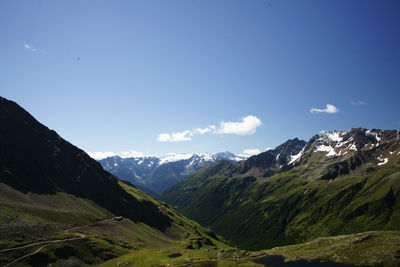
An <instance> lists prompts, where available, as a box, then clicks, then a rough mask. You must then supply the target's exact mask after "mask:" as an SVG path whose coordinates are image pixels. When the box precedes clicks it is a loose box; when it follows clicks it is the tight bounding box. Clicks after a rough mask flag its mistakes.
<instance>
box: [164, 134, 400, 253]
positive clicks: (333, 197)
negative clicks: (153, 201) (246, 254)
mask: <svg viewBox="0 0 400 267" xmlns="http://www.w3.org/2000/svg"><path fill="white" fill-rule="evenodd" d="M399 195H400V140H399V131H397V130H377V129H370V130H368V129H364V128H355V129H350V130H348V131H328V132H323V133H322V134H321V135H315V136H313V137H312V138H311V139H310V140H309V141H308V142H305V141H301V140H298V139H293V140H288V141H287V142H285V143H283V144H282V145H280V146H278V147H277V148H275V149H273V150H269V151H266V152H264V153H261V154H259V155H256V156H252V157H250V158H249V159H247V160H245V161H241V162H230V161H219V162H217V163H215V164H213V165H211V166H209V167H206V168H203V169H201V170H200V171H198V172H196V173H195V174H193V175H192V176H190V177H188V178H187V179H185V180H183V181H182V182H180V183H178V184H176V185H174V186H172V187H171V188H169V189H167V190H165V191H164V192H163V194H161V196H160V199H161V200H163V201H165V202H167V203H169V204H171V205H173V206H174V207H176V208H177V209H178V211H180V212H182V213H183V214H184V215H186V216H188V217H189V218H191V219H194V220H196V221H198V222H199V223H201V224H202V225H204V226H209V227H211V228H212V229H213V230H214V231H216V232H217V233H219V234H221V235H222V236H223V237H224V238H226V239H227V240H230V244H231V245H235V246H238V247H241V248H246V249H265V248H271V247H274V246H282V245H288V244H296V243H301V242H307V241H310V240H312V239H314V238H317V237H323V236H334V235H341V234H351V233H357V232H362V231H370V230H400V201H399V199H400V198H399Z"/></svg>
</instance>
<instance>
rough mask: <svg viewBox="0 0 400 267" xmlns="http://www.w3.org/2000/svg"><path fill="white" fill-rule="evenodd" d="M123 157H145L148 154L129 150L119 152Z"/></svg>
mask: <svg viewBox="0 0 400 267" xmlns="http://www.w3.org/2000/svg"><path fill="white" fill-rule="evenodd" d="M118 156H120V157H121V158H143V157H145V156H146V154H144V153H143V152H139V151H135V150H129V151H125V152H121V153H119V154H118Z"/></svg>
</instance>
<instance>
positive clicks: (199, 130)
mask: <svg viewBox="0 0 400 267" xmlns="http://www.w3.org/2000/svg"><path fill="white" fill-rule="evenodd" d="M215 128H216V127H215V125H210V126H208V127H206V128H196V129H194V130H193V133H194V134H200V135H203V134H205V133H209V132H212V131H214V130H215Z"/></svg>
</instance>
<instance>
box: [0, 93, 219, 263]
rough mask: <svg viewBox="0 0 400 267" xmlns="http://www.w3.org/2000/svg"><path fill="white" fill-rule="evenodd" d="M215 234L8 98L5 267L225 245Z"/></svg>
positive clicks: (0, 134)
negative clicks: (111, 169)
mask: <svg viewBox="0 0 400 267" xmlns="http://www.w3.org/2000/svg"><path fill="white" fill-rule="evenodd" d="M215 238H216V236H215V235H214V234H213V233H212V232H211V231H208V230H206V229H204V228H202V227H201V226H199V225H198V224H197V223H195V222H193V221H190V220H188V219H186V218H184V217H182V216H181V215H179V214H178V213H176V212H175V211H174V210H173V209H172V208H170V207H169V206H168V205H166V204H163V203H160V202H158V201H157V200H155V199H153V198H152V197H150V196H148V195H146V194H145V193H143V192H142V191H140V190H138V189H137V188H135V187H134V186H131V185H129V184H126V183H122V182H121V181H119V180H118V179H117V178H115V177H114V176H113V175H111V174H109V173H108V172H106V171H104V170H103V169H102V167H101V165H100V164H99V163H98V162H97V161H95V160H93V159H91V158H90V157H89V156H88V155H87V154H86V153H85V152H83V151H82V150H80V149H79V148H77V147H75V146H73V145H72V144H70V143H68V142H67V141H65V140H63V139H62V138H61V137H60V136H58V135H57V133H56V132H54V131H52V130H49V129H48V128H47V127H45V126H44V125H42V124H40V123H39V122H38V121H36V120H35V119H34V118H33V117H32V116H31V115H29V114H28V113H27V112H26V111H25V110H23V109H22V108H21V107H19V106H18V105H17V104H16V103H14V102H12V101H8V100H6V99H4V98H0V265H1V266H4V265H6V264H10V263H12V262H13V261H14V260H18V261H17V265H18V266H47V265H48V264H58V265H57V266H59V265H60V266H63V265H65V266H82V265H86V264H88V265H97V264H99V263H101V262H103V261H105V260H108V259H111V258H114V257H117V256H120V255H123V254H126V253H128V252H131V251H138V250H142V249H161V248H165V249H167V248H182V249H193V250H194V249H199V248H216V247H220V246H223V247H224V245H223V244H222V243H220V242H219V241H218V240H216V239H215ZM31 253H33V254H31Z"/></svg>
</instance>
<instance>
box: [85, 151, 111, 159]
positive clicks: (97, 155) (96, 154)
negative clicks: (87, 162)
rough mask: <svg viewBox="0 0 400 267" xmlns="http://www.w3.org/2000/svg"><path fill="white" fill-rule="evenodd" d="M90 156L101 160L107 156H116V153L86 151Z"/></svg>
mask: <svg viewBox="0 0 400 267" xmlns="http://www.w3.org/2000/svg"><path fill="white" fill-rule="evenodd" d="M86 153H87V154H88V155H89V156H90V157H91V158H94V159H95V160H101V159H105V158H108V157H113V156H116V155H117V154H116V153H114V152H86Z"/></svg>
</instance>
